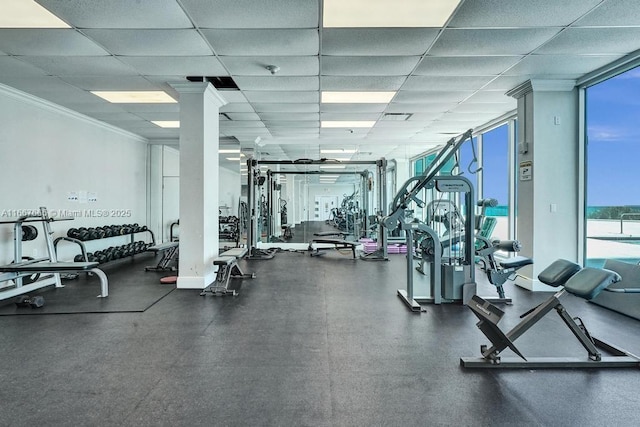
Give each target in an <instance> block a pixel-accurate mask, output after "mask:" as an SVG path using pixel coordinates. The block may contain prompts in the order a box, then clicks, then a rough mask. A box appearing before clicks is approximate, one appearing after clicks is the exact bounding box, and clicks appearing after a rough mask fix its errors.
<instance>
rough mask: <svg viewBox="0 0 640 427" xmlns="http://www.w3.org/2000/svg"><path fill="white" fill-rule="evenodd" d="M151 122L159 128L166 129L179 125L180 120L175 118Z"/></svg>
mask: <svg viewBox="0 0 640 427" xmlns="http://www.w3.org/2000/svg"><path fill="white" fill-rule="evenodd" d="M151 123H153V124H154V125H156V126H160V127H161V128H167V129H171V128H179V127H180V122H179V121H177V120H151Z"/></svg>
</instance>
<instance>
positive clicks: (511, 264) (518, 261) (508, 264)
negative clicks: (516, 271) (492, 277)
mask: <svg viewBox="0 0 640 427" xmlns="http://www.w3.org/2000/svg"><path fill="white" fill-rule="evenodd" d="M530 264H533V260H532V259H531V258H527V257H526V256H515V257H513V258H508V259H505V260H504V261H500V265H501V266H502V268H520V267H524V266H525V265H530Z"/></svg>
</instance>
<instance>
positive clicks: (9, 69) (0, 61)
mask: <svg viewBox="0 0 640 427" xmlns="http://www.w3.org/2000/svg"><path fill="white" fill-rule="evenodd" d="M0 70H2V71H0V82H2V79H3V78H4V77H7V76H17V77H23V78H29V77H30V78H33V77H36V76H44V75H45V74H46V73H45V72H44V70H42V69H40V68H38V67H35V66H33V65H31V64H29V63H27V62H24V61H22V60H20V59H18V58H14V57H12V56H0Z"/></svg>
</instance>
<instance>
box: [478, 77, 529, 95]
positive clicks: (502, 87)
mask: <svg viewBox="0 0 640 427" xmlns="http://www.w3.org/2000/svg"><path fill="white" fill-rule="evenodd" d="M529 79H530V76H529V75H528V74H527V75H520V76H500V77H497V78H496V79H495V80H493V81H492V82H491V83H489V84H488V85H487V86H486V87H484V90H496V91H502V92H507V91H509V90H511V89H513V88H514V87H516V86H518V85H520V84H521V83H524V82H526V81H527V80H529Z"/></svg>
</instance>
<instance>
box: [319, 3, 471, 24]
mask: <svg viewBox="0 0 640 427" xmlns="http://www.w3.org/2000/svg"><path fill="white" fill-rule="evenodd" d="M458 3H460V0H403V1H397V0H324V10H323V18H322V20H323V22H322V25H323V26H324V27H325V28H362V27H432V28H440V27H443V26H444V24H445V23H446V22H447V20H448V19H449V17H450V16H451V14H452V13H453V11H454V10H455V9H456V7H457V6H458Z"/></svg>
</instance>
